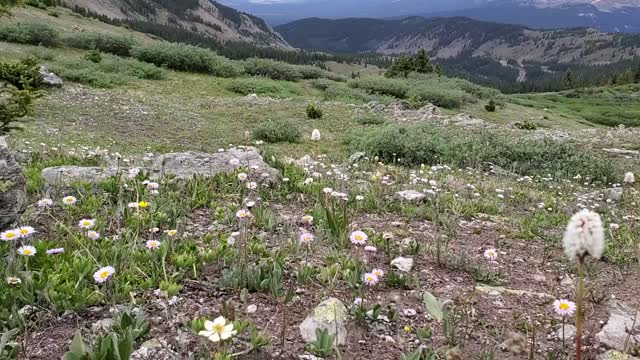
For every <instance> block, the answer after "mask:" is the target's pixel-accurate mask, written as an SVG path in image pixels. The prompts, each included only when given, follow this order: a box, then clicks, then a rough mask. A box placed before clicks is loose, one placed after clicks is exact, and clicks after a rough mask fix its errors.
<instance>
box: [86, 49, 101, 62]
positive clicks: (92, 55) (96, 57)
mask: <svg viewBox="0 0 640 360" xmlns="http://www.w3.org/2000/svg"><path fill="white" fill-rule="evenodd" d="M84 59H85V60H88V61H91V62H92V63H96V64H97V63H99V62H101V61H102V55H100V52H99V51H96V50H91V51H88V52H87V53H86V54H84Z"/></svg>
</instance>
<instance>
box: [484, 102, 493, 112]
mask: <svg viewBox="0 0 640 360" xmlns="http://www.w3.org/2000/svg"><path fill="white" fill-rule="evenodd" d="M484 109H485V110H487V111H488V112H494V111H496V103H495V102H494V101H493V99H491V100H489V103H488V104H487V105H485V106H484Z"/></svg>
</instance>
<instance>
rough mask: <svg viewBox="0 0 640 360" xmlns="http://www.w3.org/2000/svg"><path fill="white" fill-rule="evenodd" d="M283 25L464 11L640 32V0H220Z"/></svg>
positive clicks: (523, 21) (530, 22) (541, 24)
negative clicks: (310, 20)
mask: <svg viewBox="0 0 640 360" xmlns="http://www.w3.org/2000/svg"><path fill="white" fill-rule="evenodd" d="M221 1H222V2H224V3H226V4H229V5H230V6H234V7H236V8H238V9H242V10H244V11H248V12H250V13H252V14H255V15H257V16H260V17H262V18H264V19H265V20H266V21H267V22H269V23H271V24H274V25H278V24H283V23H287V22H290V21H294V20H299V19H302V18H308V17H321V18H331V19H337V18H346V17H359V18H362V17H367V18H403V17H408V16H425V17H450V16H465V17H469V18H472V19H476V20H484V21H492V22H499V23H506V24H519V25H526V26H529V27H533V28H538V29H540V28H569V27H593V28H596V29H598V30H600V31H606V32H628V33H634V32H635V33H640V0H429V1H425V0H221Z"/></svg>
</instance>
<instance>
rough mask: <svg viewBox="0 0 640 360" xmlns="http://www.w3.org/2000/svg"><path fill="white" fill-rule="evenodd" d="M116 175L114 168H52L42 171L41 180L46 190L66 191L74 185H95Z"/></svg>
mask: <svg viewBox="0 0 640 360" xmlns="http://www.w3.org/2000/svg"><path fill="white" fill-rule="evenodd" d="M117 173H118V171H117V169H115V168H101V167H93V166H92V167H84V166H54V167H50V168H46V169H44V170H42V179H43V180H44V182H45V186H46V187H47V188H48V189H51V188H54V189H60V190H64V189H68V188H70V187H71V186H72V185H73V184H76V183H91V184H97V183H99V182H102V181H105V180H106V179H108V178H109V177H111V176H115V175H116V174H117Z"/></svg>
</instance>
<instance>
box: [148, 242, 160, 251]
mask: <svg viewBox="0 0 640 360" xmlns="http://www.w3.org/2000/svg"><path fill="white" fill-rule="evenodd" d="M159 247H160V241H158V240H149V241H147V249H151V250H155V249H157V248H159Z"/></svg>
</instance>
